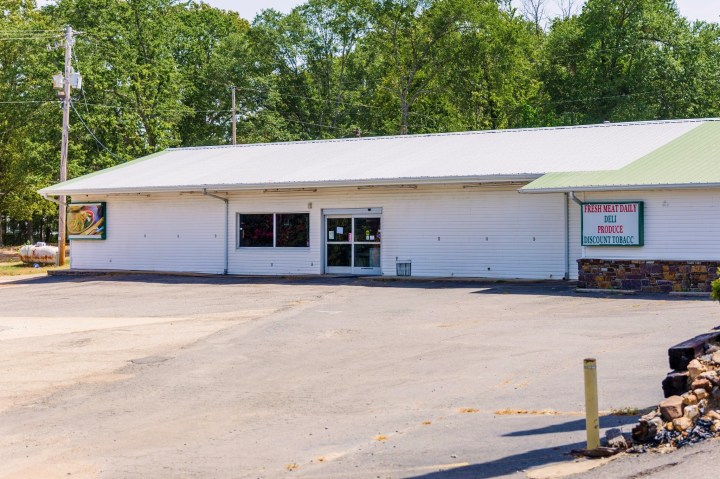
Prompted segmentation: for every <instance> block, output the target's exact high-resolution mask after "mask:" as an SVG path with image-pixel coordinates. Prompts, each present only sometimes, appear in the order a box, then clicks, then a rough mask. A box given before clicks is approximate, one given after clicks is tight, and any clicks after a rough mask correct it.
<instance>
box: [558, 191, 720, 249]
mask: <svg viewBox="0 0 720 479" xmlns="http://www.w3.org/2000/svg"><path fill="white" fill-rule="evenodd" d="M584 199H585V201H638V200H639V201H644V202H645V246H642V247H595V246H586V247H583V248H582V249H583V250H584V251H583V253H582V257H584V258H602V259H639V260H720V193H719V192H718V191H717V190H667V191H638V192H633V191H626V192H607V193H605V192H604V193H586V194H585V195H584ZM575 209H576V211H577V214H578V215H579V213H580V207H579V206H577V205H575ZM577 228H578V232H577V237H576V238H574V239H573V240H572V241H577V244H580V231H579V228H580V225H579V223H578V226H577Z"/></svg>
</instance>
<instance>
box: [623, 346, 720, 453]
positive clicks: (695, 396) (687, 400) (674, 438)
mask: <svg viewBox="0 0 720 479" xmlns="http://www.w3.org/2000/svg"><path fill="white" fill-rule="evenodd" d="M716 336H717V335H715V334H713V335H706V336H704V337H698V338H702V344H701V345H700V346H701V347H697V348H696V351H697V353H698V354H700V355H699V357H696V358H694V359H690V360H689V361H682V363H683V364H684V365H686V370H685V371H677V370H676V371H674V372H673V373H671V374H669V375H668V377H667V378H666V379H665V381H663V389H664V390H665V395H666V396H669V397H667V398H666V399H665V400H664V401H662V402H661V403H660V405H659V406H658V408H657V409H656V410H655V411H653V412H651V413H649V414H647V415H645V416H643V417H642V418H640V422H639V424H638V425H637V426H636V427H635V428H634V429H633V431H632V437H633V440H634V442H636V443H640V444H645V445H650V446H659V445H662V444H665V445H669V446H675V447H682V446H685V445H687V444H692V443H695V442H698V441H702V440H705V439H709V438H711V437H714V436H720V344H718V343H717V337H716ZM698 338H694V340H698ZM690 341H693V340H690ZM690 341H688V342H690ZM688 342H686V343H681V345H678V346H683V345H686V344H687V343H688ZM697 342H698V341H696V343H697ZM675 348H677V346H676V347H675ZM676 352H677V351H676ZM676 358H677V356H676ZM686 359H689V358H687V357H686ZM670 361H671V364H673V348H671V349H670ZM675 365H676V366H677V361H676V364H675ZM671 394H672V395H671Z"/></svg>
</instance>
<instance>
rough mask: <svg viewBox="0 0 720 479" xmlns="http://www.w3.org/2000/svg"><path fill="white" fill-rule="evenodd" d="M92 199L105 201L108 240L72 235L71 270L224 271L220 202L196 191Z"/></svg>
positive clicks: (223, 218) (223, 216)
mask: <svg viewBox="0 0 720 479" xmlns="http://www.w3.org/2000/svg"><path fill="white" fill-rule="evenodd" d="M95 200H97V201H106V202H107V228H108V229H107V239H106V240H104V241H100V240H73V241H72V246H71V266H72V268H73V269H101V270H142V271H185V272H196V273H219V274H222V272H223V269H224V256H223V245H224V243H225V236H224V228H225V205H224V203H223V202H222V201H220V200H217V199H213V198H208V197H205V196H202V195H197V194H196V195H172V196H155V195H153V196H149V197H148V196H110V197H108V198H100V197H96V198H93V199H91V200H90V201H95Z"/></svg>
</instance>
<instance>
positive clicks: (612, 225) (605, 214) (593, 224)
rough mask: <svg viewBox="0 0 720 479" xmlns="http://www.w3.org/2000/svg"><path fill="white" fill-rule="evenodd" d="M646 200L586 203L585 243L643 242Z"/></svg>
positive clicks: (584, 217) (584, 219)
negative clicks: (644, 202)
mask: <svg viewBox="0 0 720 479" xmlns="http://www.w3.org/2000/svg"><path fill="white" fill-rule="evenodd" d="M643 213H644V211H643V202H642V201H632V202H609V203H583V204H582V245H583V246H642V245H643V242H644V238H643Z"/></svg>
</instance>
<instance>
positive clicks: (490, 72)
mask: <svg viewBox="0 0 720 479" xmlns="http://www.w3.org/2000/svg"><path fill="white" fill-rule="evenodd" d="M548 1H549V0H548ZM559 3H560V5H561V6H562V14H561V16H560V17H558V18H547V16H546V13H547V11H548V9H547V8H545V7H546V5H547V1H546V0H528V1H526V2H524V3H522V8H521V9H520V10H517V9H515V8H513V7H512V5H511V3H510V2H509V1H507V0H334V1H333V0H308V1H307V2H306V3H304V4H301V5H299V6H298V7H296V8H295V9H293V10H292V11H291V12H289V13H287V14H283V13H280V12H277V11H274V10H265V11H263V12H261V13H260V14H259V15H258V16H257V17H256V18H255V19H252V22H250V21H248V20H246V19H242V18H240V17H239V16H238V14H236V13H233V12H228V11H222V10H218V9H216V8H212V7H210V6H208V5H206V4H202V3H195V2H192V1H188V0H56V1H55V2H54V3H52V4H50V5H47V6H44V7H42V8H39V7H38V6H37V5H36V4H35V2H34V1H33V0H0V47H2V48H0V102H1V103H0V221H2V218H12V219H13V220H15V221H30V220H33V219H34V220H35V221H36V222H37V221H39V219H41V218H43V217H50V216H52V215H53V214H54V205H53V204H51V203H49V202H47V201H45V200H42V199H41V198H40V197H39V196H38V195H37V194H36V193H35V191H36V190H37V189H39V188H41V187H43V186H46V185H48V184H52V183H54V182H56V181H57V179H58V172H57V170H58V167H57V165H58V158H59V144H60V122H61V108H60V102H59V100H57V99H56V97H55V92H54V91H53V89H52V85H51V76H52V75H53V74H55V73H59V72H60V71H61V70H62V67H63V57H62V49H60V48H55V47H56V46H60V45H57V43H58V42H61V41H62V29H63V27H64V26H65V25H71V26H72V27H73V28H74V29H76V30H79V31H81V32H82V34H81V35H79V36H78V37H77V42H76V44H75V47H74V50H75V53H76V55H75V58H74V60H73V67H74V68H75V69H76V70H78V71H80V72H81V73H82V74H83V78H84V88H83V90H82V91H80V92H75V93H74V101H73V115H72V130H71V149H70V155H69V156H70V160H69V175H70V177H75V176H79V175H82V174H85V173H90V172H93V171H97V170H99V169H102V168H106V167H109V166H113V165H115V164H118V163H120V162H124V161H127V160H129V159H132V158H136V157H138V156H142V155H146V154H149V153H153V152H156V151H159V150H162V149H165V148H168V147H173V146H195V145H220V144H228V143H229V142H230V131H231V120H232V116H231V105H230V95H231V89H232V88H233V87H234V88H235V89H236V92H237V111H238V140H239V141H240V142H246V143H247V142H269V141H288V140H308V139H316V138H342V137H351V136H358V135H388V134H408V133H427V132H442V131H462V130H480V129H490V128H492V129H497V128H513V127H533V126H547V125H564V124H582V123H595V122H602V121H606V120H608V121H627V120H648V119H668V118H680V117H710V116H718V115H719V114H720V113H719V112H718V108H719V106H718V105H720V83H719V82H718V81H717V78H718V77H719V76H720V26H718V24H715V23H705V22H689V21H688V20H686V19H685V18H683V17H682V16H681V15H680V14H679V13H678V10H677V8H676V6H675V4H674V2H673V0H588V1H587V2H586V3H585V5H584V6H583V8H582V9H581V10H578V8H577V5H578V2H577V0H562V1H560V2H559ZM48 47H49V48H48ZM0 231H2V228H1V227H0ZM0 241H2V238H1V235H0Z"/></svg>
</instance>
